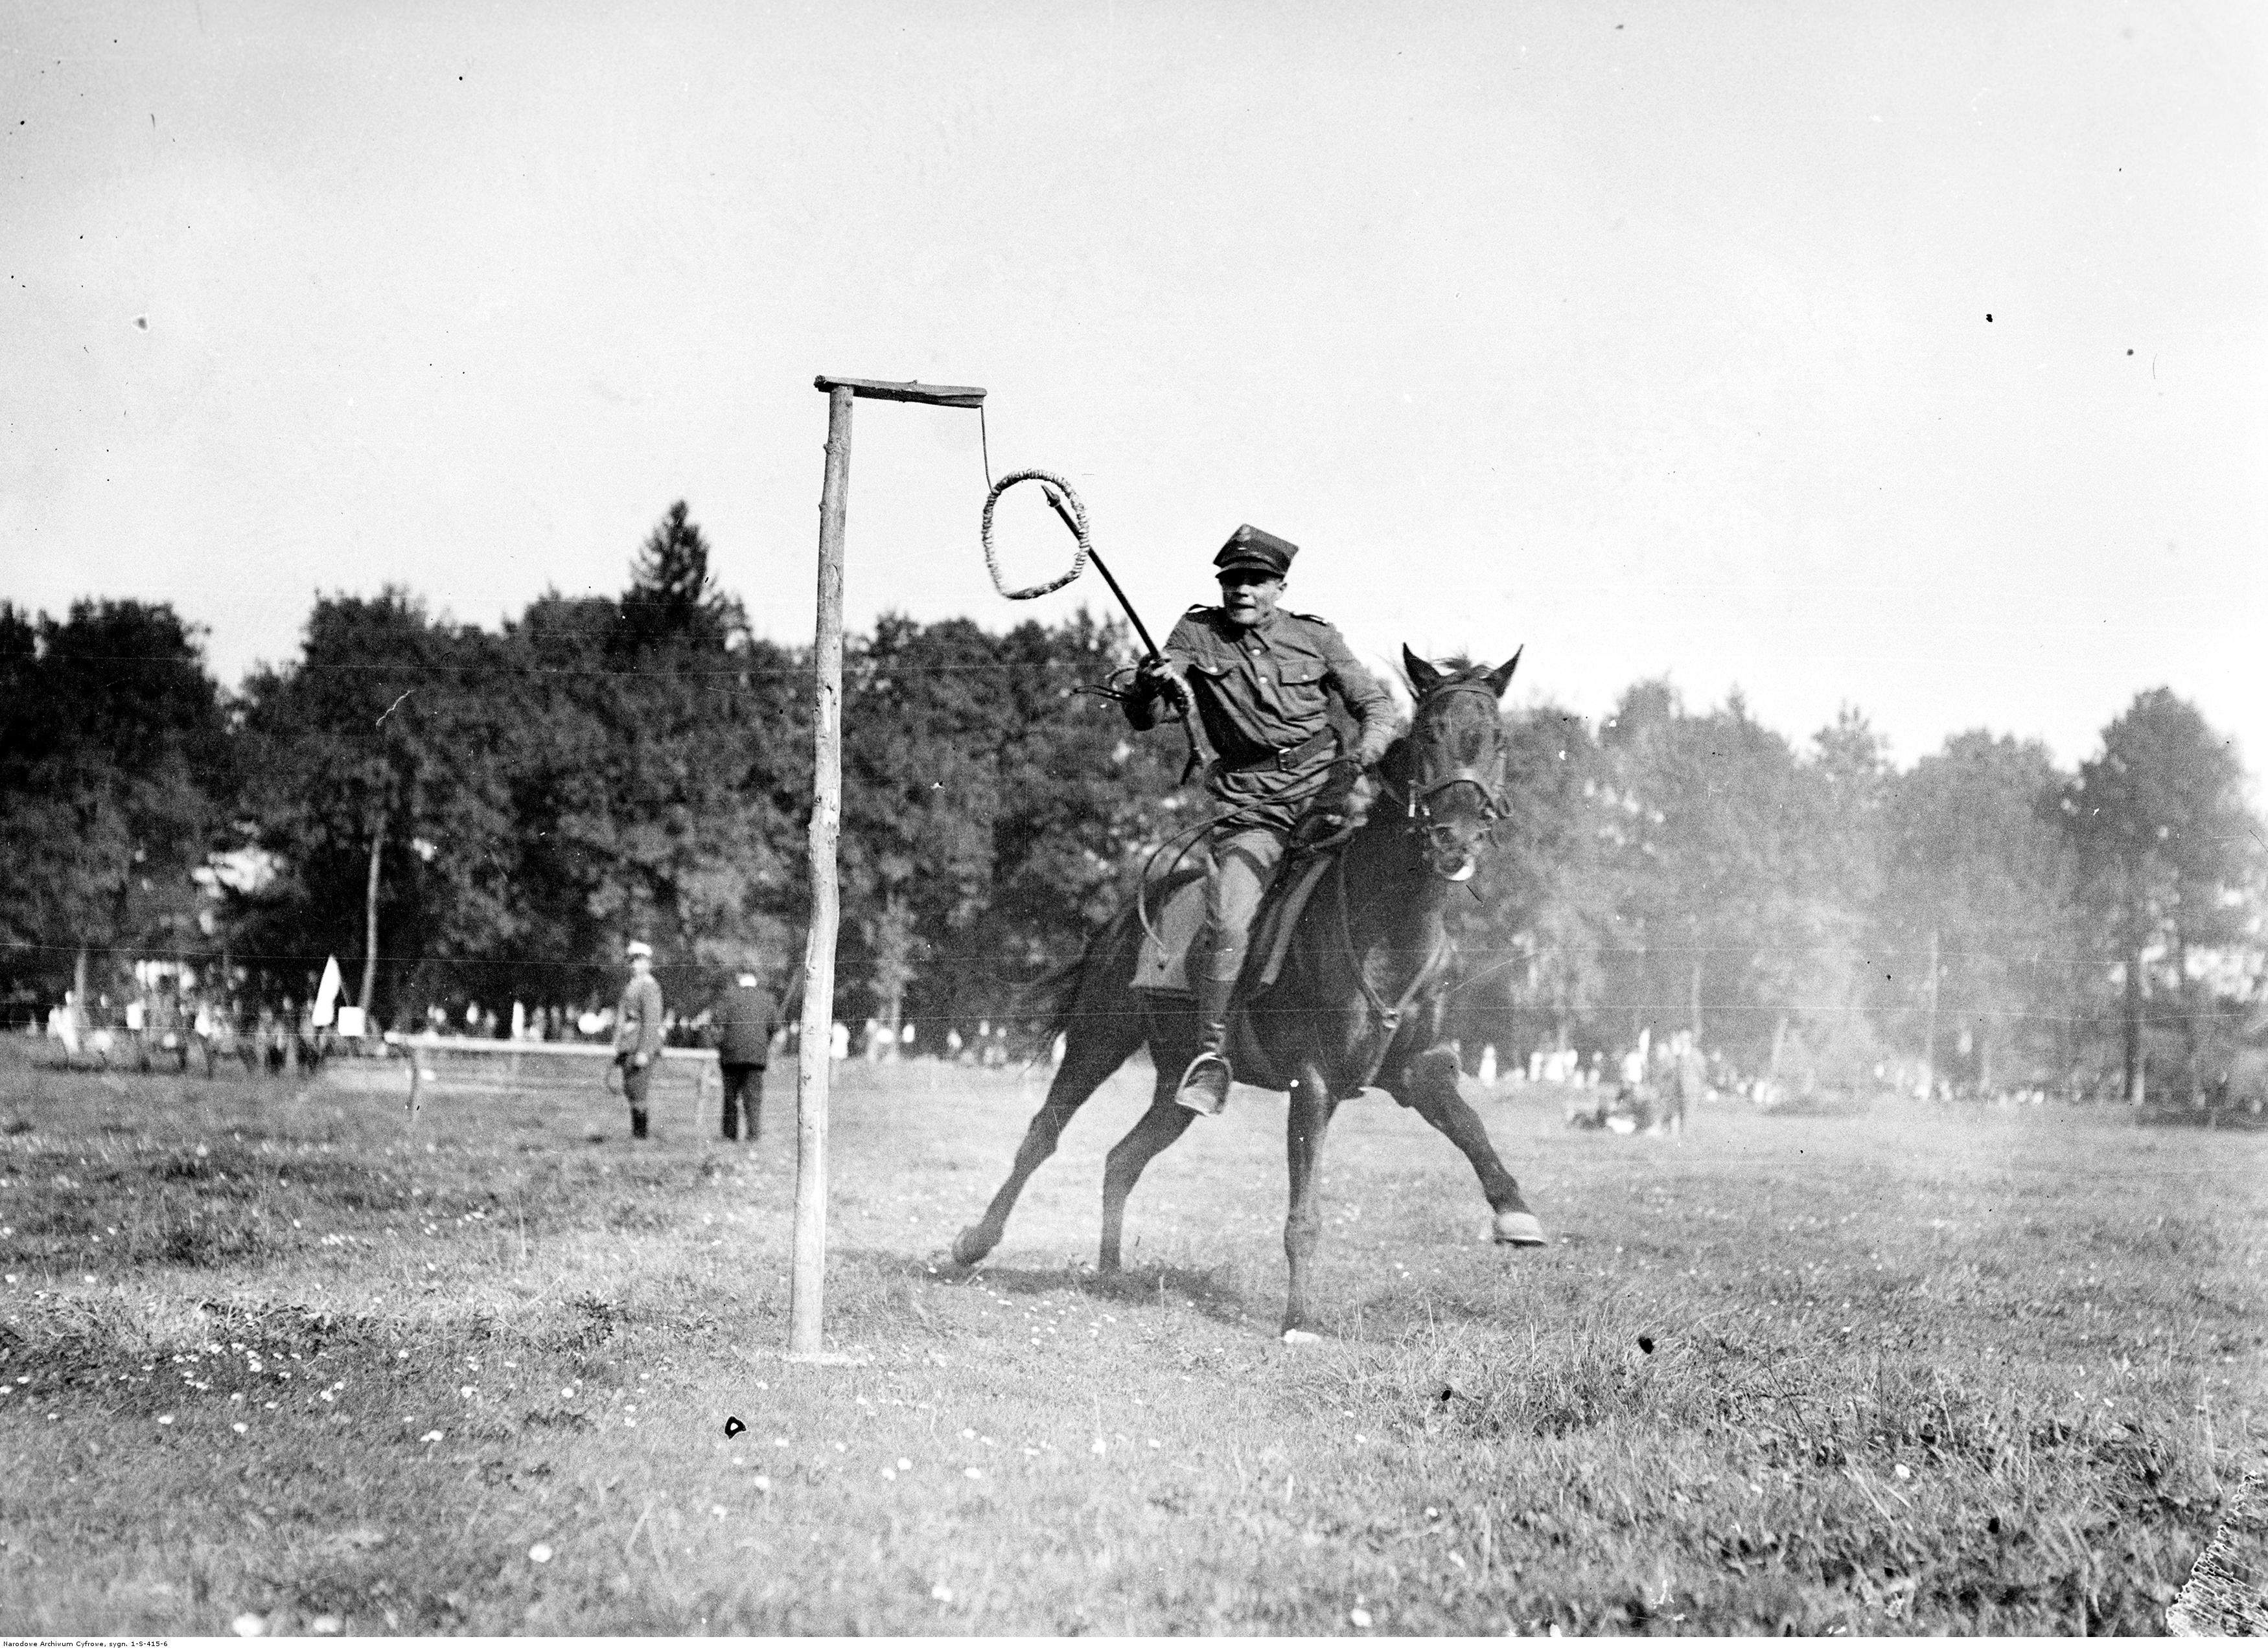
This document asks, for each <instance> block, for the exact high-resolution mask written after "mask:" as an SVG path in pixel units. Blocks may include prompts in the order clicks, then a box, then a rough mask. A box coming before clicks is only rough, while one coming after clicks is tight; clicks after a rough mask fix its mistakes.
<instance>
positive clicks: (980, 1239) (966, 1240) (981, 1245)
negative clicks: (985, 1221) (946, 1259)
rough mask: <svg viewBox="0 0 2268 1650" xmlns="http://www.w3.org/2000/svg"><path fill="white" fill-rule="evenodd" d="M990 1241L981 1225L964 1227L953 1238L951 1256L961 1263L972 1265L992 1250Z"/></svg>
mask: <svg viewBox="0 0 2268 1650" xmlns="http://www.w3.org/2000/svg"><path fill="white" fill-rule="evenodd" d="M992 1241H993V1240H992V1239H990V1238H989V1237H987V1236H984V1232H983V1228H981V1227H975V1226H969V1227H964V1228H961V1236H958V1237H956V1238H954V1240H953V1258H954V1261H955V1262H956V1263H958V1264H959V1265H963V1266H973V1265H976V1263H977V1262H978V1261H980V1260H982V1259H983V1258H984V1257H985V1256H987V1255H989V1254H990V1253H991V1252H992Z"/></svg>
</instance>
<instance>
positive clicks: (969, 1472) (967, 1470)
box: [961, 1467, 984, 1478]
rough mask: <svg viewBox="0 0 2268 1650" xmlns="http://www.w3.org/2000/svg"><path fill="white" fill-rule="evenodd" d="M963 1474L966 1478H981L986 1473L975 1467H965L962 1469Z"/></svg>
mask: <svg viewBox="0 0 2268 1650" xmlns="http://www.w3.org/2000/svg"><path fill="white" fill-rule="evenodd" d="M983 1476H984V1475H983V1473H982V1472H981V1471H979V1470H977V1469H976V1468H975V1467H963V1468H961V1477H962V1478H983Z"/></svg>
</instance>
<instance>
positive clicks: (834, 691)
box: [787, 376, 984, 1361]
mask: <svg viewBox="0 0 2268 1650" xmlns="http://www.w3.org/2000/svg"><path fill="white" fill-rule="evenodd" d="M814 385H815V386H816V387H817V388H819V389H821V390H823V391H825V392H826V393H827V476H826V480H825V482H824V484H823V485H822V486H821V489H820V495H819V627H818V638H817V642H816V644H815V645H814V648H813V649H812V660H811V667H812V678H813V684H814V699H813V704H812V715H811V740H812V755H813V762H812V806H811V836H810V842H811V933H810V936H809V937H808V938H807V939H806V942H805V943H804V950H803V979H804V986H803V1020H802V1032H801V1041H800V1046H799V1048H798V1049H797V1051H796V1093H795V1246H794V1250H793V1258H792V1278H791V1280H790V1285H789V1294H788V1317H787V1354H788V1356H789V1357H791V1358H794V1359H799V1360H811V1361H819V1360H823V1359H824V1357H825V1354H824V1353H822V1352H821V1349H820V1312H821V1299H822V1287H821V1286H822V1282H823V1280H824V1278H825V1275H826V1269H827V1100H828V1077H829V1076H830V1075H831V1073H830V1072H829V1070H828V1052H829V1051H830V1049H831V1047H832V1045H833V1042H834V1035H833V1034H834V1029H835V931H836V925H837V924H838V923H839V922H840V921H841V920H842V908H841V896H840V891H839V889H838V888H837V887H836V876H835V865H836V843H837V841H838V840H839V839H840V837H841V834H842V826H843V518H844V517H845V515H846V513H847V512H848V510H849V506H850V499H851V402H852V401H853V400H856V399H857V398H858V397H859V396H862V395H863V396H868V397H871V398H873V399H874V400H885V401H913V402H917V403H920V404H923V405H925V406H931V407H978V406H981V405H983V400H984V392H983V391H982V390H978V389H968V388H961V387H956V386H953V385H924V384H917V383H906V384H898V383H888V382H883V381H880V380H877V379H873V378H827V377H823V376H822V377H821V378H817V379H815V380H814Z"/></svg>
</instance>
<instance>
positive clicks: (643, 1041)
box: [615, 974, 661, 1055]
mask: <svg viewBox="0 0 2268 1650" xmlns="http://www.w3.org/2000/svg"><path fill="white" fill-rule="evenodd" d="M660 1052H661V982H660V981H659V980H657V979H655V978H654V977H653V976H652V974H648V975H646V976H645V977H644V979H640V978H639V977H638V976H637V975H636V974H633V975H631V976H630V984H629V985H627V986H623V987H622V1005H621V1007H620V1008H617V1009H615V1053H617V1054H647V1055H652V1054H659V1053H660Z"/></svg>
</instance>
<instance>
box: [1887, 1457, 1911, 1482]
mask: <svg viewBox="0 0 2268 1650" xmlns="http://www.w3.org/2000/svg"><path fill="white" fill-rule="evenodd" d="M1890 1470H1891V1471H1893V1472H1895V1473H1896V1474H1897V1475H1898V1477H1900V1478H1911V1477H1913V1469H1912V1468H1911V1467H1910V1466H1908V1465H1906V1463H1904V1462H1903V1461H1901V1462H1899V1463H1898V1464H1897V1465H1896V1466H1895V1467H1892V1468H1891V1469H1890Z"/></svg>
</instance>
